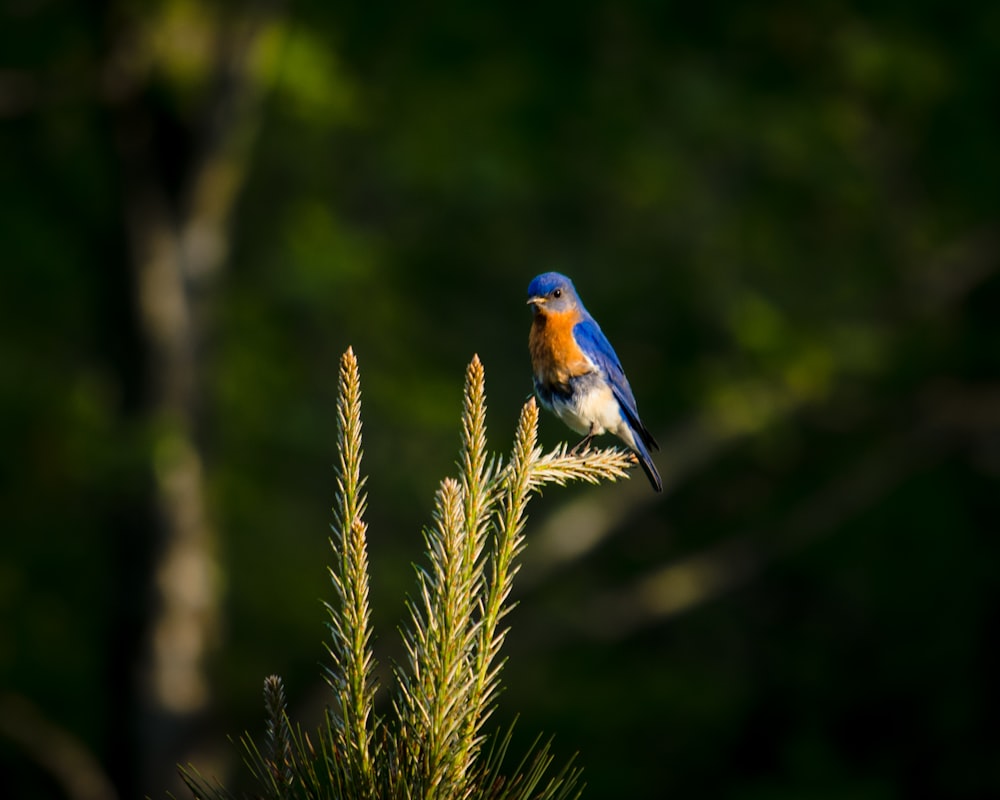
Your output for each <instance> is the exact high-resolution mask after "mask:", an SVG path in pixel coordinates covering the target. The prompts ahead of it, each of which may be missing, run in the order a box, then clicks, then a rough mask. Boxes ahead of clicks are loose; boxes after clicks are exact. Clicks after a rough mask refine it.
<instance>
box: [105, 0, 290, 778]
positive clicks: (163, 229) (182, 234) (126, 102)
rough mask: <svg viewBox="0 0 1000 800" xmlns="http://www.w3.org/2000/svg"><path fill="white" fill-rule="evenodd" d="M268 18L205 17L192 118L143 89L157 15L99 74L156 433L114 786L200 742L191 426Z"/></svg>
mask: <svg viewBox="0 0 1000 800" xmlns="http://www.w3.org/2000/svg"><path fill="white" fill-rule="evenodd" d="M270 19H271V16H270V14H266V13H261V12H260V9H254V8H250V9H248V10H244V11H243V12H242V16H241V17H239V18H235V19H228V18H225V17H218V18H212V19H210V20H209V21H207V22H206V25H207V26H209V28H210V30H208V31H206V32H205V33H206V34H207V35H209V36H210V37H211V41H212V49H211V52H212V54H213V61H212V62H211V66H210V68H211V71H212V74H211V75H209V76H207V78H208V81H209V85H210V86H211V91H209V92H208V93H207V99H206V101H205V104H204V107H203V109H202V111H201V112H200V116H201V118H200V119H197V120H187V119H168V120H164V118H163V114H164V111H163V109H162V107H157V106H156V105H154V103H153V101H152V100H151V98H150V91H149V89H150V86H149V78H150V75H151V74H152V72H153V66H154V65H153V63H152V61H151V59H152V58H155V56H152V55H150V52H149V47H148V45H149V42H150V30H152V29H153V27H154V26H155V25H156V24H157V20H156V19H155V18H151V19H144V20H141V21H139V20H133V21H132V22H131V23H129V24H126V25H124V26H123V27H121V28H120V29H119V30H116V31H115V32H113V34H112V47H111V53H110V58H109V59H108V64H107V68H106V70H105V75H104V76H103V80H104V90H105V92H106V93H107V95H108V100H109V102H110V103H111V105H112V107H113V109H114V112H113V113H114V126H115V135H116V146H117V151H118V157H119V159H120V161H121V163H122V167H123V169H122V172H123V189H122V203H123V207H124V226H125V230H126V234H127V239H128V251H127V256H128V260H129V278H128V280H129V282H130V284H131V290H132V293H131V297H132V302H133V305H134V310H133V319H134V325H135V331H136V336H137V338H138V340H139V348H138V352H139V353H140V356H139V358H140V359H141V362H142V363H141V365H139V366H138V370H139V372H140V373H141V376H142V377H141V381H142V389H141V391H140V394H141V397H142V400H141V408H140V409H139V417H140V419H143V420H145V421H146V422H147V423H148V427H149V429H150V433H151V440H150V448H149V454H150V474H151V476H152V480H151V482H150V486H151V496H150V498H149V503H150V509H149V513H147V514H143V515H142V516H143V517H144V518H145V520H147V521H148V527H147V528H146V529H145V530H141V531H134V530H133V531H132V533H138V534H139V535H140V537H141V540H142V544H141V545H139V544H137V543H136V542H126V543H124V549H125V550H126V551H128V552H130V553H131V555H132V556H133V558H132V559H130V560H131V561H132V563H127V564H125V570H126V571H131V570H132V569H138V570H140V571H143V575H142V576H141V578H142V580H137V577H136V576H134V575H133V576H123V581H124V582H125V584H127V585H129V586H131V587H132V588H133V590H135V589H141V590H142V591H143V592H144V593H145V597H135V598H132V599H133V602H136V603H140V602H143V601H144V603H145V607H144V609H143V610H142V612H141V622H139V624H137V625H133V626H132V628H131V636H132V637H133V641H132V642H130V643H128V644H127V645H126V647H125V648H124V650H125V652H131V653H136V654H141V655H140V657H139V659H138V661H139V671H138V674H137V675H133V676H130V681H129V684H130V685H129V686H128V688H127V691H124V692H121V693H120V694H119V697H120V702H121V704H122V708H120V709H119V711H118V713H117V717H118V719H119V720H128V721H129V722H130V725H129V727H130V728H131V729H132V730H133V731H134V741H133V742H132V743H131V758H130V759H129V760H130V761H131V762H133V763H129V764H121V765H119V766H120V769H121V770H122V771H128V772H131V773H132V774H131V775H129V776H122V777H121V779H122V780H124V781H135V786H134V787H129V786H123V787H122V790H123V793H125V792H127V791H128V790H129V789H135V790H137V791H138V793H140V794H149V795H151V796H155V795H157V794H163V793H165V792H167V791H171V792H174V793H177V794H179V795H180V794H183V792H184V790H183V787H182V785H181V784H180V782H179V780H178V777H177V771H176V765H177V764H183V763H187V762H189V761H191V760H192V759H193V758H194V754H195V751H196V750H197V737H198V736H199V733H200V732H201V731H203V729H204V727H205V723H206V721H207V719H208V714H209V711H210V705H211V698H212V690H211V685H210V677H209V674H208V670H207V665H208V657H209V655H210V653H211V651H212V650H213V649H214V648H215V647H216V646H217V645H218V642H219V633H220V614H221V612H220V590H219V581H218V579H217V575H218V564H217V553H216V548H217V544H216V537H215V533H214V531H213V529H212V525H211V514H210V511H209V509H208V507H207V502H206V497H205V476H204V473H205V461H206V458H205V453H204V444H203V437H202V436H201V435H200V434H201V432H202V431H203V424H204V423H203V405H204V399H205V398H204V388H203V385H202V383H203V381H202V379H203V376H204V375H205V371H206V364H205V363H204V355H205V353H206V350H207V347H206V344H207V340H208V338H209V336H210V325H209V321H208V318H207V311H208V309H210V308H211V293H212V288H213V287H214V286H215V285H216V283H217V281H218V278H219V274H220V272H221V270H222V267H223V265H224V263H225V259H226V255H227V249H228V242H229V232H228V224H229V220H230V216H231V212H232V208H233V205H234V203H235V200H236V198H237V196H238V193H239V189H240V187H241V185H242V183H243V179H244V175H245V171H246V165H247V158H248V154H249V149H250V143H251V142H252V140H253V134H254V132H255V131H256V127H257V121H258V119H259V116H260V95H261V90H260V85H259V81H257V80H255V77H254V75H253V72H252V66H253V58H254V57H255V55H256V54H257V49H258V46H259V39H260V36H261V35H262V33H263V32H264V31H265V30H266V29H267V27H268V24H269V21H270ZM157 114H159V115H160V116H159V117H158V116H157ZM164 122H167V123H168V124H167V126H166V130H164ZM175 126H176V129H175ZM178 131H180V132H181V133H178ZM178 136H180V137H181V139H182V141H177V140H176V139H177V137H178ZM168 164H169V165H170V166H169V167H168V166H167V165H168ZM178 165H179V167H178ZM171 173H172V174H171ZM142 565H145V569H143V566H142ZM128 594H129V593H128V592H123V595H124V596H126V597H127V596H128ZM123 688H124V687H123Z"/></svg>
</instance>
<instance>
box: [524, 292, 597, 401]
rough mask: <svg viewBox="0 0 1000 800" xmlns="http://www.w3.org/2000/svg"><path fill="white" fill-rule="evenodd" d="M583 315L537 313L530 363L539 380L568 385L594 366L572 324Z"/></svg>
mask: <svg viewBox="0 0 1000 800" xmlns="http://www.w3.org/2000/svg"><path fill="white" fill-rule="evenodd" d="M580 319H581V317H580V314H579V312H578V311H564V312H561V313H550V312H546V311H544V310H543V311H541V312H539V313H537V314H535V319H534V322H532V324H531V333H530V334H529V335H528V349H529V351H530V352H531V367H532V370H533V371H534V373H535V377H537V378H538V379H539V380H540V381H542V382H543V383H547V384H555V385H558V386H566V385H567V384H568V383H569V379H570V378H573V377H576V376H577V375H583V374H585V373H587V372H590V370H591V369H592V367H591V364H590V361H589V360H588V359H587V356H586V355H584V353H583V351H582V350H581V349H580V346H579V345H578V344H577V343H576V340H575V339H574V338H573V326H574V325H576V323H577V322H579V321H580Z"/></svg>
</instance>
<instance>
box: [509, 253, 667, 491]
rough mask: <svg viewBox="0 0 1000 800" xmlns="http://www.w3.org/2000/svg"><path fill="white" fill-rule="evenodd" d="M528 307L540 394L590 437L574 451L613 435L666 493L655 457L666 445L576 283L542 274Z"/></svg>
mask: <svg viewBox="0 0 1000 800" xmlns="http://www.w3.org/2000/svg"><path fill="white" fill-rule="evenodd" d="M528 305H530V306H532V309H533V320H532V323H531V332H530V334H529V335H528V349H529V351H530V353H531V368H532V372H533V378H534V386H535V394H536V396H537V397H538V400H539V402H540V403H541V404H542V406H543V407H544V408H546V409H548V410H549V411H551V412H553V413H554V414H555V415H556V416H557V417H559V419H561V420H562V421H563V422H565V423H566V425H568V426H569V428H570V429H571V430H573V431H575V432H576V433H582V434H584V437H583V439H582V440H581V441H580V442H579V444H577V445H576V447H574V448H573V451H574V452H575V451H577V450H579V449H580V448H581V447H586V446H587V445H589V444H590V442H591V440H593V438H594V437H595V436H600V435H601V434H603V433H612V434H614V435H615V436H617V437H618V438H619V439H621V440H622V441H623V442H624V443H625V444H626V445H628V447H629V448H630V449H631V450H632V452H633V453H635V456H636V459H637V460H638V462H639V465H640V466H641V467H642V469H643V472H645V473H646V477H647V478H649V482H650V484H651V485H652V487H653V489H655V490H656V491H657V492H662V491H663V481H662V480H661V478H660V473H659V472H657V471H656V465H655V464H654V463H653V459H652V457H651V456H650V455H649V450H650V448H652V449H654V450H659V449H660V446H659V445H658V444H657V443H656V440H655V439H654V438H653V435H652V434H651V433H650V432H649V430H647V428H646V426H645V425H643V424H642V420H641V419H639V411H638V409H637V408H636V403H635V396H634V395H633V394H632V387H631V386H629V382H628V378H626V377H625V370H624V369H622V365H621V361H619V359H618V356H617V354H616V353H615V351H614V348H613V347H612V346H611V342H609V341H608V338H607V337H606V336H605V335H604V332H603V331H602V330H601V327H600V325H598V324H597V321H596V320H595V319H594V318H593V317H592V316H590V312H588V311H587V309H586V308H585V307H584V305H583V302H582V301H581V300H580V296H579V295H578V294H577V292H576V287H575V286H573V282H572V281H571V280H570V279H569V278H567V277H566V276H565V275H562V274H560V273H558V272H545V273H542V274H541V275H538V276H536V277H535V278H534V279H533V280H532V281H531V283H530V284H528Z"/></svg>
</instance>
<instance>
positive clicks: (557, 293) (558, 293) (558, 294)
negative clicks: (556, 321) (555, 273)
mask: <svg viewBox="0 0 1000 800" xmlns="http://www.w3.org/2000/svg"><path fill="white" fill-rule="evenodd" d="M552 296H553V297H562V289H555V290H553V292H552Z"/></svg>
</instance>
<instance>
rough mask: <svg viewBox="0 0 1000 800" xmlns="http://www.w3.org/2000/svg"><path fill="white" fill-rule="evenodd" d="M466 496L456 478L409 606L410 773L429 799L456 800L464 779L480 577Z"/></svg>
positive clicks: (449, 483)
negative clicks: (474, 566)
mask: <svg viewBox="0 0 1000 800" xmlns="http://www.w3.org/2000/svg"><path fill="white" fill-rule="evenodd" d="M464 494H465V493H464V491H463V489H462V486H461V485H460V484H459V483H458V482H457V481H455V480H453V479H450V478H448V479H445V480H444V481H442V483H441V487H440V489H439V490H438V493H437V497H436V502H435V512H434V519H435V523H436V524H435V527H434V528H433V529H432V530H429V531H425V534H424V538H425V543H426V545H427V552H428V554H429V557H430V565H429V569H425V570H420V571H418V583H419V587H420V599H419V601H418V602H417V603H412V602H411V603H410V616H411V619H412V624H411V627H410V628H409V629H408V631H407V632H406V633H405V634H404V643H405V647H406V651H407V655H408V659H409V665H410V674H409V675H405V674H404V675H400V686H401V690H402V697H403V703H404V707H405V712H406V713H405V714H403V715H402V718H403V720H404V722H405V725H406V738H407V739H408V740H409V741H411V742H419V743H420V746H419V747H417V748H415V749H414V750H413V751H411V753H410V754H409V759H410V763H411V769H412V772H413V774H414V775H415V777H416V778H417V780H418V781H419V785H420V786H421V787H423V792H424V793H425V796H427V797H438V796H441V797H451V796H453V793H454V787H456V786H458V785H460V784H461V782H462V781H463V780H464V771H465V769H464V768H465V765H464V763H462V762H461V761H460V760H458V759H456V754H458V753H459V752H460V750H459V748H458V746H457V742H458V740H459V734H460V732H461V728H462V725H463V723H464V720H465V715H466V713H467V709H468V696H469V686H470V677H469V669H468V665H469V662H470V659H471V658H472V651H473V648H474V636H475V631H476V629H477V622H476V620H475V619H474V613H475V609H476V596H477V595H476V585H475V578H474V576H473V575H472V574H471V573H470V571H469V570H468V569H467V565H466V562H465V558H466V556H467V548H466V542H467V539H468V536H467V532H466V529H465V516H464V514H463V506H464Z"/></svg>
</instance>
